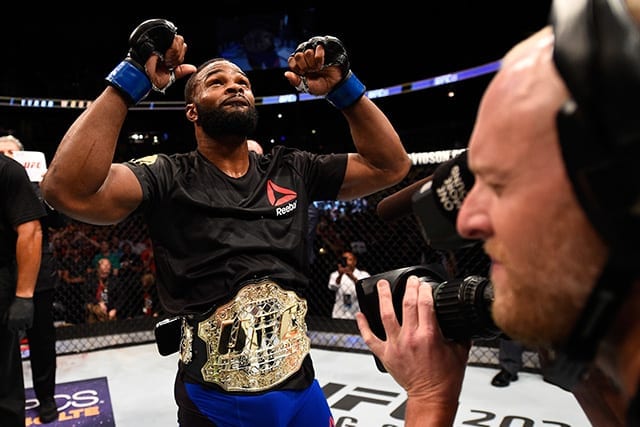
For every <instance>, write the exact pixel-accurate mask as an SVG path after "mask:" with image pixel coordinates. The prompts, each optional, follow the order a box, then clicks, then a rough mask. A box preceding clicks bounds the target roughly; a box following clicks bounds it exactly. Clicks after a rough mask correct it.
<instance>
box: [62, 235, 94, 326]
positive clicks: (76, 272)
mask: <svg viewBox="0 0 640 427" xmlns="http://www.w3.org/2000/svg"><path fill="white" fill-rule="evenodd" d="M80 246H81V243H80V242H72V243H71V244H70V245H69V250H68V251H67V254H66V256H65V257H64V258H63V259H62V261H61V262H60V264H61V270H60V278H61V286H60V288H59V290H58V297H57V298H58V300H59V301H61V302H62V305H63V312H64V320H65V321H66V322H67V323H71V324H80V323H84V322H85V320H86V316H85V309H84V306H85V304H86V294H87V274H88V271H89V269H90V266H91V264H90V263H89V260H88V259H87V258H86V257H84V256H82V253H81V252H80Z"/></svg>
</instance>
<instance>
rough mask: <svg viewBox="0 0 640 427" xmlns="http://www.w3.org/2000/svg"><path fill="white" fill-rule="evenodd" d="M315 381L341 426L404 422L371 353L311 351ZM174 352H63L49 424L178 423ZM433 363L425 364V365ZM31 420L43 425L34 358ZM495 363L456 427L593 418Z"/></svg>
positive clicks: (475, 381) (400, 397) (468, 394)
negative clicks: (503, 375)
mask: <svg viewBox="0 0 640 427" xmlns="http://www.w3.org/2000/svg"><path fill="white" fill-rule="evenodd" d="M312 357H313V359H314V361H315V364H316V369H317V376H318V379H319V381H320V383H321V385H322V386H323V389H324V390H325V394H326V395H327V396H328V400H329V403H330V405H331V407H332V410H333V413H334V417H335V421H336V426H337V427H338V426H342V427H355V426H363V427H400V426H403V425H404V422H403V408H404V400H405V393H404V392H403V390H402V389H401V388H400V387H399V386H398V385H397V384H396V383H395V382H394V381H393V380H392V379H391V377H390V376H389V375H388V374H383V373H380V372H378V371H377V369H376V367H375V364H374V361H373V358H372V357H371V356H370V355H368V354H361V353H349V352H342V351H329V350H320V349H312ZM176 364H177V356H176V355H172V356H167V357H163V356H160V355H159V354H158V353H157V351H156V348H155V344H141V345H135V346H129V347H122V348H117V349H109V350H98V351H92V352H87V353H80V354H75V355H62V356H59V357H58V373H57V390H56V393H57V394H56V400H57V402H58V405H59V408H60V409H61V415H60V417H59V420H58V421H57V422H54V423H51V424H47V425H48V426H64V427H67V426H68V427H71V426H73V427H80V426H101V427H110V426H118V427H164V426H176V425H177V423H176V405H175V403H174V401H173V396H172V392H173V377H174V374H175V367H176ZM425 369H428V367H425ZM24 373H25V386H26V387H27V420H26V426H31V425H39V424H40V423H39V420H37V419H35V418H36V412H35V409H34V406H36V405H37V403H36V402H37V401H35V399H33V397H32V396H33V390H32V389H31V385H32V382H31V378H30V376H31V371H30V366H29V362H28V361H25V362H24ZM495 373H496V370H495V369H493V368H483V367H475V366H470V367H469V368H468V370H467V374H466V377H465V382H464V387H463V392H462V396H461V401H460V407H459V410H458V415H457V417H456V422H455V426H464V425H484V426H495V427H498V426H505V425H523V426H524V425H531V426H539V425H562V426H567V427H573V426H575V427H578V426H579V427H584V426H589V425H590V423H589V421H588V420H587V418H586V417H585V415H584V413H583V412H582V410H581V409H580V407H579V406H578V404H577V403H576V401H575V399H574V397H573V396H572V395H571V394H570V393H567V392H565V391H563V390H562V389H560V388H558V387H555V386H553V385H550V384H548V383H546V382H544V381H543V380H542V379H541V377H540V376H539V375H537V374H534V373H528V372H522V373H520V379H519V380H518V381H517V382H514V383H512V384H511V385H510V386H509V387H506V388H496V387H492V386H491V385H490V384H489V383H490V381H491V378H492V377H493V375H494V374H495Z"/></svg>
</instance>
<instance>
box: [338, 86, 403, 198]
mask: <svg viewBox="0 0 640 427" xmlns="http://www.w3.org/2000/svg"><path fill="white" fill-rule="evenodd" d="M342 112H343V114H344V116H345V117H346V119H347V122H348V123H349V128H350V131H351V136H352V137H353V142H354V144H355V146H356V149H357V150H358V152H357V153H350V154H349V160H348V162H347V171H346V174H345V179H344V182H343V183H342V188H341V189H340V192H339V194H338V198H339V199H341V200H349V199H354V198H357V197H363V196H367V195H369V194H372V193H375V192H377V191H380V190H383V189H385V188H388V187H390V186H392V185H395V184H397V183H399V182H400V181H401V180H402V179H403V178H404V177H405V176H406V175H407V173H408V172H409V168H410V167H411V160H410V159H409V156H408V155H407V152H406V151H405V149H404V146H403V145H402V141H401V140H400V137H399V136H398V134H397V132H396V131H395V129H394V128H393V126H392V125H391V122H390V121H389V119H388V118H387V117H386V116H385V115H384V113H383V112H382V111H381V110H380V109H379V108H378V107H377V106H376V105H375V104H374V103H373V101H371V100H370V99H369V98H367V97H366V96H363V97H362V98H360V100H359V101H358V102H356V103H355V104H354V105H353V106H351V107H349V108H346V109H344V110H342Z"/></svg>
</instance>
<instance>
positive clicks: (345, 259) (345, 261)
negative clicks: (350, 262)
mask: <svg viewBox="0 0 640 427" xmlns="http://www.w3.org/2000/svg"><path fill="white" fill-rule="evenodd" d="M339 263H340V266H341V267H346V266H347V257H345V256H343V257H342V258H340V261H339Z"/></svg>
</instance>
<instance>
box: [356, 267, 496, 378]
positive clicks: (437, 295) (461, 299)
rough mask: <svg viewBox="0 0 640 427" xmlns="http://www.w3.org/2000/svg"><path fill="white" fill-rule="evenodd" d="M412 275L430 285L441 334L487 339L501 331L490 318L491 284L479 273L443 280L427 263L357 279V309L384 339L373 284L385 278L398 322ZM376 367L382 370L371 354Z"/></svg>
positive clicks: (461, 339)
mask: <svg viewBox="0 0 640 427" xmlns="http://www.w3.org/2000/svg"><path fill="white" fill-rule="evenodd" d="M411 275H415V276H418V278H420V280H421V281H423V282H427V283H429V284H430V285H431V287H432V288H433V300H434V308H435V311H436V317H437V319H438V325H439V327H440V330H441V331H442V335H443V336H444V337H445V338H447V339H450V340H454V341H466V340H489V339H494V338H497V337H498V336H500V335H501V334H502V332H501V331H500V329H499V328H498V327H497V326H496V325H495V323H494V322H493V318H492V317H491V304H492V302H493V287H492V285H491V282H490V281H489V280H488V279H487V278H484V277H482V276H467V277H465V278H464V279H454V280H445V279H444V276H443V275H442V274H441V273H439V272H438V271H436V269H434V268H431V267H429V266H427V265H416V266H411V267H404V268H399V269H396V270H391V271H387V272H384V273H380V274H377V275H374V276H370V277H367V278H365V279H360V280H358V282H357V283H356V292H357V295H358V302H359V304H360V310H361V311H362V313H363V314H364V315H365V316H366V317H367V321H368V322H369V326H370V327H371V330H372V331H373V333H374V334H376V336H378V337H379V338H380V339H385V338H386V334H385V332H384V326H383V325H382V320H381V317H380V303H379V299H378V290H377V286H376V284H377V283H378V281H379V280H380V279H386V280H388V281H389V285H390V288H391V295H392V301H393V307H394V309H395V312H396V316H397V317H398V321H399V322H400V323H402V299H403V298H404V291H405V287H406V283H407V279H408V278H409V276H411ZM374 358H375V361H376V366H377V367H378V370H380V371H381V372H386V369H385V368H384V366H383V365H382V363H381V362H380V361H379V360H378V358H377V357H375V356H374Z"/></svg>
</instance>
